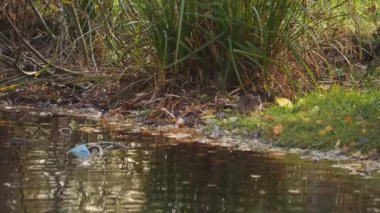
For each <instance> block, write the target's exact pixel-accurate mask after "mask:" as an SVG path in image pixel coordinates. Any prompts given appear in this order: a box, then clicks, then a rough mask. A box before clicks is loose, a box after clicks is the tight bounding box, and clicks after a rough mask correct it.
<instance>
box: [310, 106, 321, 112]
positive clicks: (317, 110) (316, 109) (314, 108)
mask: <svg viewBox="0 0 380 213" xmlns="http://www.w3.org/2000/svg"><path fill="white" fill-rule="evenodd" d="M319 111H320V109H319V106H314V107H313V109H311V110H310V112H311V113H317V112H319Z"/></svg>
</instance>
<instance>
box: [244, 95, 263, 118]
mask: <svg viewBox="0 0 380 213" xmlns="http://www.w3.org/2000/svg"><path fill="white" fill-rule="evenodd" d="M261 107H262V102H261V97H260V95H257V96H255V95H251V94H244V95H242V96H240V98H239V103H238V111H239V112H240V113H242V114H246V113H250V112H252V111H255V110H257V109H258V110H261Z"/></svg>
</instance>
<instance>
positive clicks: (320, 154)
mask: <svg viewBox="0 0 380 213" xmlns="http://www.w3.org/2000/svg"><path fill="white" fill-rule="evenodd" d="M0 113H25V114H28V115H31V116H41V117H52V116H69V117H73V118H78V119H79V118H80V119H88V120H92V121H94V122H96V123H97V124H96V125H97V126H98V127H101V128H103V129H104V128H112V129H114V130H117V131H115V132H117V133H114V134H121V135H128V134H143V135H146V136H162V137H165V138H167V139H168V140H167V142H168V143H169V144H179V143H196V142H197V143H201V144H205V145H210V146H220V147H225V148H228V149H231V150H236V151H254V152H260V153H265V154H268V155H269V156H273V157H282V156H285V155H296V156H299V157H300V158H301V159H307V160H311V161H315V162H318V161H324V160H327V161H332V163H333V165H332V167H337V168H342V169H345V170H347V171H348V172H349V173H350V174H353V175H360V176H366V177H368V176H371V175H373V174H376V173H379V172H380V160H372V159H360V158H355V157H353V156H348V155H345V154H344V153H341V152H340V151H339V150H329V151H319V150H312V149H298V148H291V147H279V146H276V145H273V144H271V143H270V142H268V141H261V140H260V139H252V138H248V137H243V136H239V135H234V134H231V133H228V132H224V133H223V134H222V135H221V136H220V137H218V138H210V136H209V134H206V133H204V131H203V130H204V129H203V128H204V127H202V126H201V127H179V126H178V125H175V124H173V125H164V126H148V125H146V124H143V122H138V121H136V120H141V119H137V115H138V111H129V113H128V114H127V115H125V116H123V117H122V116H121V115H105V116H103V115H102V113H101V112H100V111H99V110H97V109H95V108H87V109H74V108H70V107H48V108H40V107H34V106H7V105H0ZM79 131H80V130H79ZM97 131H98V130H97ZM94 133H96V132H94ZM97 133H99V132H97Z"/></svg>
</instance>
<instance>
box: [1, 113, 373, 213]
mask: <svg viewBox="0 0 380 213" xmlns="http://www.w3.org/2000/svg"><path fill="white" fill-rule="evenodd" d="M1 117H2V119H1V120H0V192H1V194H0V209H2V212H378V211H380V178H378V177H377V178H376V175H375V176H372V177H370V178H364V177H360V176H352V175H348V174H347V172H345V171H343V170H340V169H336V168H331V167H330V164H331V162H318V163H316V162H312V161H305V160H300V159H298V158H297V157H294V156H273V155H265V154H262V153H257V152H243V151H232V150H229V149H227V148H219V147H210V146H207V145H204V144H199V143H191V144H190V143H183V144H177V145H174V144H171V143H167V142H168V141H167V139H165V138H164V137H157V136H156V137H148V136H143V135H139V134H129V135H122V137H120V135H115V134H114V133H112V131H109V130H104V131H103V133H99V134H88V133H82V132H79V131H75V132H74V134H73V135H72V136H71V137H65V136H63V135H61V134H60V132H59V129H60V128H67V127H68V126H69V123H70V122H71V121H72V120H76V121H77V122H78V123H81V124H83V125H85V126H94V125H96V123H94V122H91V121H86V120H82V119H77V118H69V117H49V118H41V117H39V116H32V115H30V114H29V113H27V112H24V113H3V114H2V115H1ZM118 134H120V133H118ZM116 138H119V139H116ZM120 138H122V139H120ZM103 140H107V141H116V142H119V143H122V144H124V145H126V146H127V147H128V149H126V150H114V151H112V152H108V153H106V154H105V155H104V156H103V158H101V159H99V160H96V161H93V162H92V163H91V164H89V165H88V164H87V165H83V164H82V162H80V161H78V159H76V158H75V157H72V156H68V155H67V150H69V149H70V148H72V147H73V146H75V145H77V144H81V143H87V142H97V141H103Z"/></svg>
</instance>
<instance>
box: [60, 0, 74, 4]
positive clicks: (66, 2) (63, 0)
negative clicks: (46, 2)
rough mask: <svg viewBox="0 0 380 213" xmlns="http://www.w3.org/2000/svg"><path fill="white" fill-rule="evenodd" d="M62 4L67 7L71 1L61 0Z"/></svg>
mask: <svg viewBox="0 0 380 213" xmlns="http://www.w3.org/2000/svg"><path fill="white" fill-rule="evenodd" d="M62 3H63V4H66V5H68V4H70V5H71V4H73V0H62Z"/></svg>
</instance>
